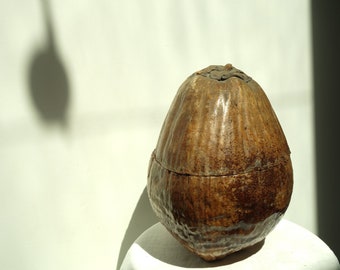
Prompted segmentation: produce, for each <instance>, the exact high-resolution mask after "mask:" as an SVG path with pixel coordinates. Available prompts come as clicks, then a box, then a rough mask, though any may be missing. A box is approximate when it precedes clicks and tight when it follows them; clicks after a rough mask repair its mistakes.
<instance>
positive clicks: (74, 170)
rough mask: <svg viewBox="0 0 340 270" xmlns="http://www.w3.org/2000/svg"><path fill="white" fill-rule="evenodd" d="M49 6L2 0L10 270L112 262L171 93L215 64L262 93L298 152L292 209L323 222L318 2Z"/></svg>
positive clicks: (1, 257)
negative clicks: (317, 126) (318, 191)
mask: <svg viewBox="0 0 340 270" xmlns="http://www.w3.org/2000/svg"><path fill="white" fill-rule="evenodd" d="M46 1H47V0H46ZM43 3H47V2H42V1H37V0H27V1H20V0H13V1H4V0H1V1H0V21H1V23H0V33H1V35H0V44H1V47H0V48H1V49H0V59H1V63H0V70H1V72H0V91H1V103H0V104H1V106H0V149H1V150H0V193H1V196H0V202H1V203H0V208H1V211H0V266H1V268H2V269H12V270H14V269H21V270H24V269H37V270H38V269H50V270H53V269H73V270H75V269H82V270H85V269H112V268H113V267H115V265H116V264H117V260H118V254H119V250H120V246H121V242H122V240H123V238H124V233H125V231H126V229H127V227H128V225H129V221H130V218H131V215H132V213H133V211H134V209H135V207H136V204H137V202H138V200H139V197H140V195H141V193H142V192H143V189H144V187H145V184H146V172H147V165H148V161H149V157H150V154H151V151H152V150H153V148H154V147H155V144H156V141H157V138H158V134H159V131H160V128H161V125H162V122H163V119H164V117H165V114H166V112H167V110H168V107H169V105H170V102H171V101H172V99H173V97H174V95H175V93H176V91H177V89H178V87H179V85H180V84H181V83H182V81H184V80H185V79H186V77H187V76H189V75H190V74H191V73H192V72H194V71H196V70H199V69H201V68H204V67H206V66H208V65H210V64H226V63H229V62H230V63H232V64H233V65H235V66H236V67H238V68H240V69H241V70H243V71H245V72H246V73H248V74H249V75H250V76H251V77H253V78H254V79H255V80H256V81H257V82H258V83H259V84H260V85H261V86H262V88H263V89H264V90H265V92H266V93H267V95H268V97H269V99H270V100H271V102H272V105H273V107H274V109H275V111H276V113H277V115H278V118H279V119H280V121H281V124H282V127H283V129H284V131H285V133H286V137H287V140H288V142H289V145H290V148H291V151H292V161H293V166H294V173H295V190H294V193H293V197H292V202H291V206H290V208H289V210H288V213H287V215H286V217H287V218H288V219H290V220H292V221H294V222H296V223H298V224H300V225H302V226H304V227H306V228H307V229H310V230H311V231H314V232H315V231H316V213H315V210H316V209H315V196H314V192H315V189H314V174H315V173H314V156H313V155H314V150H313V133H312V131H313V125H312V123H313V122H312V116H313V107H312V104H313V103H312V79H311V78H312V77H311V70H312V67H311V35H310V30H311V29H310V4H309V1H307V0H303V1H293V0H290V1H264V0H256V1H252V0H246V1H222V0H210V1H203V0H186V1H179V0H177V1H174V0H172V1H167V0H164V1H158V0H146V1H137V0H130V1H109V0H101V1H89V0H85V1H81V2H76V1H71V2H70V1H64V0H63V1H54V0H50V1H49V2H48V3H49V10H50V13H48V12H46V11H44V8H43ZM46 85H47V86H50V87H46ZM46 104H49V106H45V105H46ZM145 216H148V215H147V214H145ZM142 218H143V215H140V216H139V222H141V223H143V222H144V221H143V220H142Z"/></svg>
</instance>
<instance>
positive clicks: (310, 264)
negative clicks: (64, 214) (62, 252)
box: [121, 220, 340, 270]
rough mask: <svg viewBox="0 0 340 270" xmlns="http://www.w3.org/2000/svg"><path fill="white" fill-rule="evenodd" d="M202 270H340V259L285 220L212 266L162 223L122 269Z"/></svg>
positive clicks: (137, 246)
mask: <svg viewBox="0 0 340 270" xmlns="http://www.w3.org/2000/svg"><path fill="white" fill-rule="evenodd" d="M201 268H205V269H214V270H222V269H228V270H239V269H261V270H263V269H274V270H276V269H284V270H287V269H289V270H292V269H317V270H339V269H340V267H339V262H338V260H337V258H336V256H335V255H334V253H333V252H332V250H330V248H329V247H328V246H327V245H326V244H325V243H324V242H323V241H322V240H321V239H320V238H318V237H317V236H316V235H314V234H312V233H311V232H309V231H307V230H306V229H304V228H302V227H300V226H298V225H296V224H294V223H292V222H290V221H287V220H282V221H281V222H280V223H279V224H278V225H277V226H276V227H275V229H274V230H273V231H272V232H271V233H270V234H269V235H268V236H267V238H266V239H265V241H263V242H261V243H259V244H257V245H255V246H253V247H250V248H248V249H245V250H242V251H239V252H237V253H234V254H231V255H229V256H227V257H226V258H225V259H223V260H220V261H216V262H211V263H208V262H205V261H203V260H202V259H200V258H199V257H197V256H196V255H193V254H192V253H190V252H189V251H187V250H186V249H185V248H184V247H182V246H181V245H180V244H179V243H178V242H177V240H175V239H174V238H173V237H172V236H171V234H170V233H169V232H168V231H167V230H166V229H165V228H164V227H163V226H162V225H161V224H160V223H157V224H155V225H154V226H152V227H150V228H149V229H148V230H146V231H145V232H144V233H143V234H142V235H141V236H140V237H139V238H138V239H137V240H136V241H135V243H133V244H132V246H131V247H130V249H129V251H128V252H127V254H126V257H125V259H124V261H123V263H122V266H121V270H176V269H191V270H194V269H201Z"/></svg>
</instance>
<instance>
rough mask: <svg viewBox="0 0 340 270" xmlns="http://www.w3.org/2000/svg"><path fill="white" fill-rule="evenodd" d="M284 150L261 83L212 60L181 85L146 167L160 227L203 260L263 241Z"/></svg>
mask: <svg viewBox="0 0 340 270" xmlns="http://www.w3.org/2000/svg"><path fill="white" fill-rule="evenodd" d="M289 155H290V151H289V147H288V145H287V142H286V139H285V136H284V134H283V131H282V129H281V126H280V124H279V122H278V120H277V118H276V115H275V113H274V111H273V109H272V107H271V105H270V103H269V101H268V99H267V97H266V95H265V93H264V92H263V90H262V89H261V87H260V86H259V85H258V84H257V83H256V82H255V81H254V80H251V78H249V77H247V75H245V74H244V73H242V72H240V71H238V70H237V69H234V68H232V67H231V66H225V67H222V66H211V67H208V68H206V69H204V70H202V71H201V72H198V73H195V74H193V75H192V76H190V77H189V78H188V79H187V80H186V81H185V82H184V83H183V84H182V85H181V87H180V88H179V90H178V92H177V95H176V96H175V99H174V101H173V103H172V105H171V107H170V110H169V112H168V115H167V117H166V119H165V121H164V124H163V127H162V130H161V133H160V137H159V140H158V144H157V147H156V149H155V151H154V152H153V154H152V156H151V160H150V165H149V172H148V194H149V198H150V202H151V205H152V207H153V209H154V211H155V213H156V215H157V216H158V217H159V219H160V221H161V222H162V223H163V224H164V225H165V227H166V228H167V229H168V230H169V231H170V232H171V233H172V234H173V235H174V237H175V238H176V239H178V240H179V241H180V242H181V243H182V244H183V245H184V246H186V247H187V248H188V249H189V250H191V251H192V252H194V253H196V254H198V255H199V256H201V257H202V258H203V259H205V260H215V259H218V258H221V257H223V256H225V255H227V254H229V253H231V252H235V251H237V250H240V249H242V248H245V247H247V246H249V245H253V244H255V243H257V242H259V241H261V240H262V239H263V238H264V237H265V236H266V235H267V234H268V233H269V232H270V231H271V230H272V228H273V227H274V226H275V225H276V223H277V222H278V221H279V220H280V218H281V216H282V215H283V213H284V212H285V211H286V209H287V207H288V204H289V201H290V196H291V193H292V188H293V173H292V166H291V161H290V156H289Z"/></svg>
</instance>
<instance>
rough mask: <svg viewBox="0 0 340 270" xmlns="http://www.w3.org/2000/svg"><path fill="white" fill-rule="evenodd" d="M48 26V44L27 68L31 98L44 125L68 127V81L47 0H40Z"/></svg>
mask: <svg viewBox="0 0 340 270" xmlns="http://www.w3.org/2000/svg"><path fill="white" fill-rule="evenodd" d="M41 5H42V9H43V16H44V23H45V26H46V39H47V40H46V45H45V47H44V48H43V49H41V50H39V51H37V52H36V53H35V54H34V55H33V57H32V59H31V62H30V65H29V70H28V80H29V82H28V83H29V93H30V97H31V101H32V103H33V105H34V108H35V109H36V111H37V113H38V114H39V116H40V118H41V120H42V121H43V123H44V124H60V125H61V126H62V127H64V128H67V112H68V106H69V103H70V90H69V81H68V78H67V73H66V70H65V67H64V65H63V63H62V60H61V58H60V56H59V55H58V51H57V48H56V43H55V34H54V30H53V25H52V18H51V13H50V9H49V3H48V0H41Z"/></svg>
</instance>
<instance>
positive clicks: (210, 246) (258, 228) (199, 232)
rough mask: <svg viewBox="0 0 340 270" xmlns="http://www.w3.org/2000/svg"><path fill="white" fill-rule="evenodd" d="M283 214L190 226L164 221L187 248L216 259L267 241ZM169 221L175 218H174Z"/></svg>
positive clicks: (199, 254)
mask: <svg viewBox="0 0 340 270" xmlns="http://www.w3.org/2000/svg"><path fill="white" fill-rule="evenodd" d="M281 218H282V214H281V213H275V214H273V215H271V216H269V217H267V218H266V219H265V220H263V221H259V222H257V223H254V224H247V223H245V222H239V223H237V224H234V225H233V226H230V227H224V226H204V225H202V226H201V227H195V228H190V227H188V226H180V225H179V224H163V225H164V226H165V227H166V228H167V229H168V231H169V232H170V234H172V235H173V236H174V238H176V239H177V240H178V241H179V242H180V243H181V244H182V245H183V246H184V247H185V248H186V249H188V250H189V251H190V252H192V253H194V254H196V255H198V256H199V257H200V258H202V259H203V260H205V261H208V262H212V261H215V260H221V259H223V258H224V257H226V256H228V255H230V254H232V253H235V252H238V251H240V250H243V249H246V248H248V247H251V246H254V245H255V244H257V243H259V242H261V241H263V240H264V239H265V237H266V236H267V235H268V234H269V233H270V232H271V231H272V230H273V228H274V227H275V226H276V224H277V223H278V222H279V221H280V220H281ZM164 221H165V220H163V222H164ZM167 221H169V222H172V219H170V220H167ZM161 223H162V222H161ZM184 227H185V228H184ZM169 228H171V229H169Z"/></svg>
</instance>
